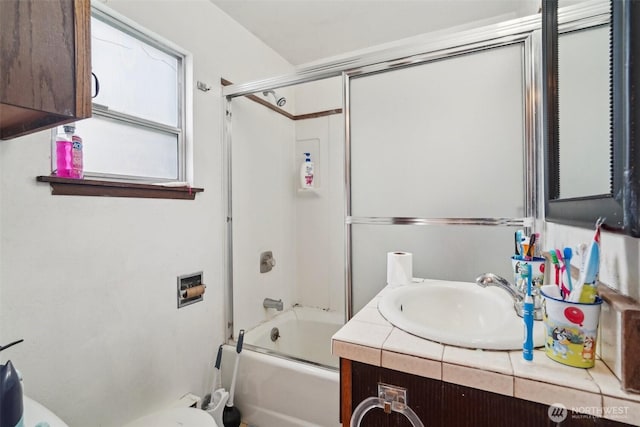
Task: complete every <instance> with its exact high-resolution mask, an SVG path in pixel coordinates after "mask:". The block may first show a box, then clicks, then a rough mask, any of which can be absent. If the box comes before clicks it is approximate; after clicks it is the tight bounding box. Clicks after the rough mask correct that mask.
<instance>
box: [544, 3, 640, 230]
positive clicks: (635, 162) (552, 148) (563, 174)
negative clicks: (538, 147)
mask: <svg viewBox="0 0 640 427" xmlns="http://www.w3.org/2000/svg"><path fill="white" fill-rule="evenodd" d="M639 11H640V1H638V0H615V1H613V2H611V12H610V16H611V20H610V21H611V24H610V25H611V29H610V34H611V43H610V45H609V48H608V49H607V55H606V56H607V57H608V58H609V63H610V70H611V71H610V78H609V84H608V86H609V89H608V93H609V96H608V97H607V101H606V103H605V105H606V109H605V108H603V105H602V104H603V103H604V101H603V96H604V95H603V92H602V88H601V86H599V85H598V90H597V91H598V94H595V93H591V91H589V93H588V94H587V95H588V96H587V95H584V97H583V99H584V100H585V101H586V100H587V99H588V100H589V101H590V102H592V103H595V104H597V106H596V107H597V108H596V109H594V110H590V111H591V112H590V113H586V112H583V111H582V110H576V109H575V107H572V103H573V104H574V105H575V103H576V102H579V101H576V100H573V101H571V99H570V98H571V93H572V91H573V92H574V95H573V96H575V95H578V96H579V95H580V93H581V91H582V93H583V94H585V93H586V92H585V91H586V89H585V86H584V85H583V86H582V88H580V87H576V88H573V89H572V88H571V84H572V83H575V80H577V79H575V78H574V80H573V81H567V80H571V79H569V78H568V77H565V78H564V79H563V77H562V76H563V73H565V72H569V69H570V68H571V66H573V67H574V68H576V67H577V68H579V67H585V66H587V65H586V63H585V62H582V63H581V62H580V61H586V60H587V59H585V58H582V59H577V60H575V63H573V62H572V61H574V60H571V59H568V58H565V56H566V55H567V54H568V53H575V52H573V50H574V49H575V47H574V48H571V42H575V41H576V40H575V37H579V38H583V39H584V38H586V39H587V40H589V39H591V42H592V43H594V50H596V47H595V46H596V45H595V43H597V44H598V46H600V43H601V42H596V41H594V40H593V37H596V36H597V33H598V31H601V30H599V29H598V28H594V29H591V30H589V34H587V33H586V32H585V33H582V34H579V32H568V33H566V34H563V35H560V34H559V31H558V29H559V27H558V4H557V1H556V0H543V8H542V49H543V55H542V65H543V94H542V98H543V105H544V109H545V112H544V125H543V128H544V134H543V138H544V154H545V217H546V220H547V221H550V222H557V223H561V224H568V225H574V226H580V227H587V228H593V227H594V224H595V221H596V219H597V218H598V217H605V218H606V222H605V226H604V227H605V228H606V229H608V230H612V231H618V232H623V233H626V234H629V235H632V236H634V237H640V215H639V214H638V210H639V209H638V204H637V199H638V195H639V190H640V184H639V182H640V180H639V178H638V172H636V167H637V166H640V159H638V157H639V154H638V153H637V149H636V138H637V136H636V134H637V131H638V129H637V127H638V118H639V113H640V112H639V111H638V109H637V108H635V107H636V104H637V99H638V91H639V90H638V87H637V86H636V85H635V84H633V82H636V81H638V79H639V78H640V73H639V71H638V69H637V67H636V68H635V69H634V67H633V66H629V64H631V65H632V64H633V61H634V59H635V58H637V57H638V56H637V55H638V46H639V45H640V42H639V41H638V37H640V34H639V33H640V31H638V29H637V28H633V27H632V25H631V23H632V22H634V21H635V22H638V20H639V19H640V13H639ZM594 31H595V32H594ZM567 36H568V37H567ZM574 36H575V37H574ZM572 38H573V39H572ZM583 41H584V40H583ZM597 50H598V51H599V52H600V54H599V57H600V61H602V59H603V58H602V56H603V54H602V52H601V47H599V48H597ZM561 55H562V56H561ZM580 64H582V65H580ZM593 66H595V65H593ZM597 67H598V69H602V68H604V67H603V65H602V64H600V65H598V66H597ZM608 69H609V68H607V70H608ZM601 73H602V72H599V74H601ZM592 84H594V83H592ZM565 85H566V90H567V94H566V96H565V95H562V96H559V93H562V92H563V91H564V90H565ZM589 89H590V88H589ZM567 97H569V99H567ZM609 99H610V100H611V101H610V102H609ZM567 103H568V104H567ZM565 104H566V105H565ZM607 109H610V111H611V112H612V114H611V118H610V121H609V120H608V119H606V118H605V121H606V122H607V123H610V125H609V126H608V128H609V129H610V132H609V131H608V132H607V135H606V136H605V134H604V133H603V132H602V128H601V126H602V125H600V126H599V127H598V126H596V127H594V128H593V129H592V128H591V126H592V125H593V123H590V122H589V119H588V117H587V116H588V114H595V115H597V116H598V117H599V118H600V119H602V118H603V117H606V116H605V112H606V110H607ZM572 115H573V116H572ZM572 121H574V122H577V123H578V126H577V127H575V128H572V127H571V123H572ZM587 125H588V126H587ZM590 144H593V145H590ZM581 155H583V156H584V155H587V156H588V157H586V158H581V157H580V156H581ZM607 164H608V166H609V168H608V171H607V167H605V166H604V165H607ZM586 175H589V179H591V178H594V179H593V181H592V182H591V183H588V182H587V180H586V178H585V176H586Z"/></svg>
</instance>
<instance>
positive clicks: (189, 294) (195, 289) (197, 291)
mask: <svg viewBox="0 0 640 427" xmlns="http://www.w3.org/2000/svg"><path fill="white" fill-rule="evenodd" d="M205 289H206V286H205V285H197V286H192V287H190V288H187V289H186V290H184V291H183V292H182V298H194V297H199V296H200V295H202V294H204V291H205Z"/></svg>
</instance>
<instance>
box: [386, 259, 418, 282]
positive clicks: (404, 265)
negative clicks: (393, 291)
mask: <svg viewBox="0 0 640 427" xmlns="http://www.w3.org/2000/svg"><path fill="white" fill-rule="evenodd" d="M412 279H413V255H412V254H411V253H409V252H389V253H387V284H389V285H407V284H409V283H411V280H412Z"/></svg>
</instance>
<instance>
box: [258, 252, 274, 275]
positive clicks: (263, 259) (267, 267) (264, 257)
mask: <svg viewBox="0 0 640 427" xmlns="http://www.w3.org/2000/svg"><path fill="white" fill-rule="evenodd" d="M275 266H276V259H275V258H274V257H273V252H271V251H266V252H262V253H261V254H260V273H268V272H269V271H271V270H272V269H273V267H275Z"/></svg>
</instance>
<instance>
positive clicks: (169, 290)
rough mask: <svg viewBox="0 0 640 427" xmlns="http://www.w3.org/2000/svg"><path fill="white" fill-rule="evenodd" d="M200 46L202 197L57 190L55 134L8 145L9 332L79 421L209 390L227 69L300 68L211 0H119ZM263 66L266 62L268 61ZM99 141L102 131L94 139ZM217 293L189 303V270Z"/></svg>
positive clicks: (219, 326) (31, 382)
mask: <svg viewBox="0 0 640 427" xmlns="http://www.w3.org/2000/svg"><path fill="white" fill-rule="evenodd" d="M108 5H109V6H111V7H112V8H114V9H116V10H117V11H119V12H121V13H123V14H124V15H125V16H127V17H129V18H131V19H133V20H134V21H137V22H138V23H140V24H141V25H143V26H145V27H147V28H149V29H150V30H152V31H154V32H156V33H158V34H160V35H162V36H163V37H165V38H167V39H169V40H172V41H173V42H175V43H177V44H178V45H180V46H182V47H183V48H185V49H187V50H189V51H190V52H191V53H192V54H193V64H194V71H193V79H194V81H196V80H202V81H204V82H206V83H207V84H209V85H211V86H213V87H214V90H212V91H210V92H207V93H204V92H201V91H198V90H196V89H193V103H194V148H193V150H194V183H195V185H196V186H201V187H204V188H205V191H204V193H201V194H199V195H198V196H197V197H196V200H195V201H174V200H153V199H126V198H101V197H67V196H51V195H50V188H49V186H48V185H47V184H38V183H36V181H35V177H36V176H37V175H46V174H48V173H49V172H50V142H49V135H50V134H49V132H46V131H45V132H40V133H37V134H34V135H31V136H28V137H23V138H19V139H15V140H10V141H2V143H1V144H0V200H2V205H1V206H0V254H1V255H2V256H1V258H0V325H1V330H0V342H2V343H6V342H9V341H10V340H13V339H17V338H24V339H25V342H24V343H23V344H20V345H19V346H16V347H14V348H13V349H11V350H8V351H6V352H3V354H2V356H3V357H2V359H3V360H6V358H10V359H11V360H12V361H13V362H14V363H15V364H16V366H17V367H18V368H19V369H20V370H21V372H22V374H23V375H24V380H25V388H26V393H27V394H28V395H29V396H31V397H33V398H35V399H36V400H38V401H40V402H42V403H43V404H44V405H46V406H48V407H49V408H51V409H52V410H53V411H54V412H56V413H58V415H59V416H61V417H62V418H63V419H65V420H66V421H67V422H68V423H69V424H70V425H72V426H96V425H101V426H118V425H122V424H123V423H124V422H126V421H128V420H131V419H133V418H136V417H138V416H140V415H143V414H145V413H148V412H151V411H152V410H156V409H159V408H161V407H163V406H166V405H168V404H169V403H172V402H173V401H175V400H177V399H178V398H179V397H180V396H182V395H183V394H185V393H187V392H194V393H196V394H200V395H202V394H204V392H205V391H206V389H207V387H208V386H209V383H210V376H211V375H210V373H211V369H210V367H211V362H212V360H213V359H214V355H215V354H214V353H215V350H216V348H217V346H218V344H219V343H221V342H222V340H223V331H224V319H223V316H224V307H223V303H224V298H223V280H224V277H223V262H222V259H223V242H224V225H225V221H224V212H223V206H222V194H223V193H222V191H223V188H222V145H221V136H222V127H221V123H222V122H221V120H222V112H221V106H222V100H221V96H220V89H219V81H220V77H225V78H227V79H229V80H232V81H237V82H240V81H247V80H253V79H258V78H262V77H265V76H270V75H277V74H283V73H288V72H290V71H291V66H290V65H289V64H288V63H286V62H285V61H284V60H283V59H281V58H280V57H278V56H277V55H276V54H274V52H273V51H272V50H270V49H269V48H266V47H265V46H264V45H263V44H262V43H261V42H259V41H258V40H257V39H256V38H255V37H254V36H253V35H251V34H250V33H249V32H247V31H246V30H245V29H243V28H241V27H240V26H239V25H237V24H236V23H235V22H233V21H231V20H230V19H229V18H228V17H227V16H226V15H224V14H223V13H221V12H220V11H219V10H218V9H217V8H216V7H215V6H213V5H212V4H211V3H210V2H209V1H207V0H193V1H189V2H185V1H130V0H117V1H109V2H108ZM256 64H260V66H259V67H256V66H255V65H256ZM85 143H86V144H90V143H91V141H86V140H85ZM200 270H202V271H204V279H205V282H206V284H207V285H208V288H207V293H206V294H205V298H204V301H203V302H201V303H198V304H194V305H191V306H188V307H185V308H183V309H180V310H177V309H176V277H177V276H178V275H181V274H185V273H191V272H195V271H200Z"/></svg>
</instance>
